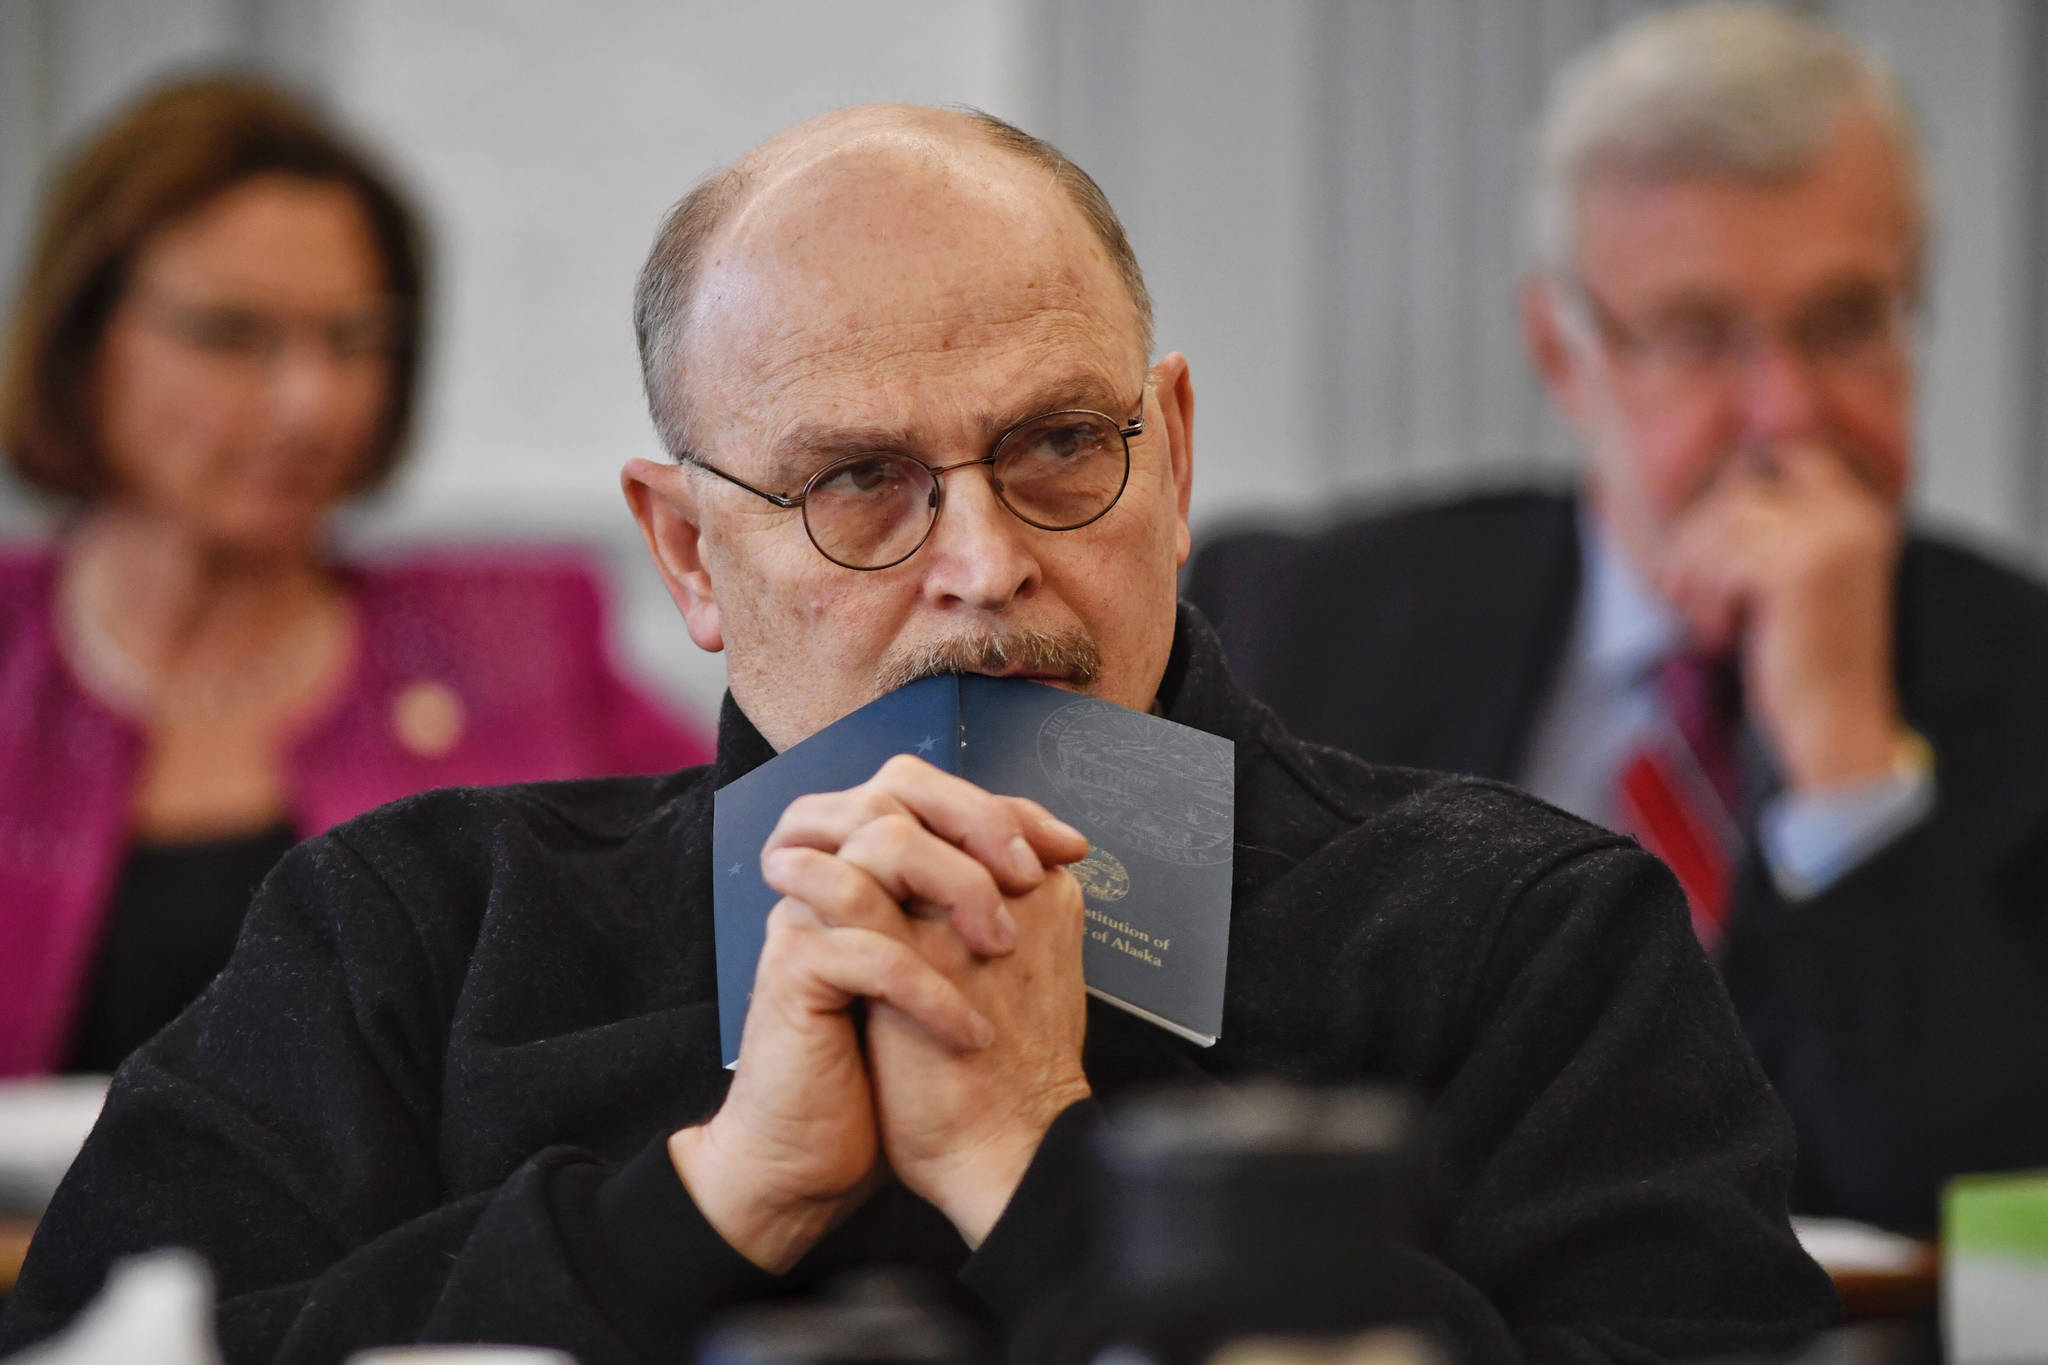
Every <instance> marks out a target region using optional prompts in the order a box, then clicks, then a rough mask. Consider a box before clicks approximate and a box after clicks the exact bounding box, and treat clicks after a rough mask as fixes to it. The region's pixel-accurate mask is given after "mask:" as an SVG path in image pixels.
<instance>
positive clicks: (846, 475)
mask: <svg viewBox="0 0 2048 1365" xmlns="http://www.w3.org/2000/svg"><path fill="white" fill-rule="evenodd" d="M902 464H903V462H902V461H901V460H898V459H894V458H890V457H887V456H877V457H875V458H874V459H863V460H848V461H847V462H846V463H844V464H842V465H839V466H837V467H836V468H834V469H833V470H832V472H831V473H829V474H827V475H826V476H825V477H824V478H823V479H821V480H819V481H818V486H817V488H815V489H814V490H812V491H813V492H814V493H825V494H831V495H837V496H840V497H846V496H849V495H851V496H859V497H877V496H883V495H886V494H887V493H889V492H890V491H891V490H892V489H895V488H897V487H899V486H900V485H902V484H903V482H904V481H905V472H904V470H903V467H902Z"/></svg>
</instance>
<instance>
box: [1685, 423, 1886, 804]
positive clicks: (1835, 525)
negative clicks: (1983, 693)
mask: <svg viewBox="0 0 2048 1365" xmlns="http://www.w3.org/2000/svg"><path fill="white" fill-rule="evenodd" d="M1901 535H1902V531H1901V526H1900V521H1899V516H1898V513H1897V510H1896V509H1895V508H1893V507H1891V506H1890V505H1889V504H1887V503H1886V502H1885V500H1884V499H1883V498H1882V497H1881V496H1880V495H1879V494H1878V493H1877V492H1876V491H1875V490H1874V489H1872V488H1871V487H1870V486H1869V485H1868V484H1867V483H1865V482H1864V481H1863V480H1861V479H1859V478H1858V477H1857V476H1856V474H1855V472H1854V471H1853V470H1852V468H1851V467H1850V466H1849V464H1848V463H1847V462H1846V461H1845V460H1844V459H1843V458H1842V457H1841V456H1839V455H1837V454H1835V453H1834V452H1832V451H1829V450H1827V449H1825V448H1822V447H1819V446H1812V445H1790V446H1786V447H1783V448H1781V449H1778V450H1775V451H1773V452H1771V453H1770V457H1769V458H1768V459H1762V458H1759V459H1754V460H1748V461H1742V462H1738V463H1735V464H1732V465H1731V466H1730V467H1729V468H1728V469H1727V470H1726V471H1725V472H1724V473H1723V475H1722V476H1721V477H1720V479H1719V480H1718V481H1717V482H1716V483H1715V484H1714V485H1713V487H1711V488H1710V489H1709V490H1708V491H1707V492H1706V494H1705V495H1704V496H1702V497H1701V499H1700V500H1699V502H1698V503H1697V504H1695V505H1694V506H1693V508H1692V509H1691V510H1690V511H1688V512H1687V513H1686V515H1685V516H1684V518H1683V519H1682V520H1681V521H1680V522H1679V524H1678V526H1677V528H1676V529H1675V531H1674V532H1673V534H1672V537H1671V540H1670V542H1669V544H1668V546H1667V547H1666V550H1665V553H1664V555H1663V557H1662V560H1661V561H1660V563H1659V565H1658V566H1657V572H1656V575H1655V576H1656V581H1657V587H1658V590H1659V591H1660V592H1661V593H1662V594H1663V595H1664V597H1665V598H1666V600H1668V601H1670V602H1671V603H1672V604H1673V605H1674V606H1675V607H1676V608H1677V609H1678V611H1679V612H1680V614H1682V615H1683V616H1684V617H1685V618H1686V622H1687V624H1688V626H1689V628H1690V630H1691V633H1692V638H1693V641H1694V643H1695V645H1696V646H1698V647H1699V648H1701V649H1703V650H1706V651H1708V652H1710V653H1712V652H1718V651H1722V650H1733V651H1738V652H1739V654H1740V658H1741V664H1742V680H1743V691H1744V697H1745V702H1746V705H1747V707H1748V709H1749V712H1750V714H1751V715H1752V716H1753V717H1754V718H1755V720H1756V721H1757V723H1758V724H1759V725H1760V727H1761V728H1762V730H1763V733H1764V737H1765V738H1766V740H1767V741H1768V742H1769V744H1770V747H1771V751H1772V754H1773V756H1774V757H1775V758H1776V760H1777V762H1778V766H1779V768H1780V769H1781V770H1782V771H1783V772H1784V774H1785V780H1786V782H1787V784H1788V785H1789V786H1790V787H1791V788H1792V789H1793V790H1794V791H1812V790H1815V789H1817V788H1822V787H1826V786H1830V785H1833V784H1838V783H1843V782H1852V781H1856V780H1858V779H1861V778H1867V777H1871V776H1875V775H1878V774H1882V773H1884V772H1887V771H1889V770H1890V768H1891V765H1892V763H1893V762H1894V759H1895V756H1896V754H1897V752H1898V745H1899V740H1900V736H1901V734H1902V731H1903V725H1904V721H1903V719H1902V717H1901V713H1900V708H1899V699H1898V693H1897V690H1896V687H1895V686H1894V683H1893V681H1892V577H1893V570H1894V568H1895V566H1896V564H1897V562H1898V554H1899V544H1900V538H1901Z"/></svg>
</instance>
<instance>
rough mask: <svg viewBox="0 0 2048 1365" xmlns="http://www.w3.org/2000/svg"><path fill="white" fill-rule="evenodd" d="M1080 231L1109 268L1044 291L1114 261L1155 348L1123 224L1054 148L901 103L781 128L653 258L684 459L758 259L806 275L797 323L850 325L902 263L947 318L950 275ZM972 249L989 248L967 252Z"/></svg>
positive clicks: (667, 378)
mask: <svg viewBox="0 0 2048 1365" xmlns="http://www.w3.org/2000/svg"><path fill="white" fill-rule="evenodd" d="M1005 225H1007V226H1008V228H1009V229H1010V230H1009V231H1007V232H1003V231H992V230H991V229H993V228H1000V227H1003V226H1005ZM1076 230H1078V234H1079V236H1078V246H1079V249H1080V251H1081V252H1082V253H1083V255H1084V256H1085V257H1090V258H1092V259H1093V262H1094V263H1096V264H1098V265H1100V266H1101V267H1102V272H1091V271H1088V270H1086V269H1085V268H1083V269H1082V270H1080V271H1078V272H1076V271H1074V270H1071V269H1070V270H1065V271H1061V272H1058V273H1059V274H1061V275H1066V276H1073V277H1074V278H1071V279H1066V280H1064V281H1062V280H1059V279H1054V280H1050V281H1048V282H1047V285H1048V292H1047V297H1048V299H1052V298H1056V297H1057V296H1059V295H1060V294H1061V293H1062V292H1071V290H1072V289H1075V288H1099V287H1100V286H1101V279H1100V278H1096V279H1088V278H1084V277H1085V276H1088V275H1091V274H1097V275H1099V274H1100V273H1103V272H1106V275H1107V278H1108V281H1109V286H1108V287H1110V288H1111V289H1114V290H1118V291H1120V292H1121V293H1122V295H1123V296H1124V297H1123V301H1122V309H1121V311H1123V312H1124V313H1125V314H1126V316H1127V318H1128V320H1129V324H1130V326H1131V328H1132V330H1133V333H1134V335H1135V336H1136V337H1137V339H1138V347H1139V350H1140V351H1141V352H1143V353H1149V352H1150V349H1151V345H1152V304H1151V299H1150V297H1149V295H1148V294H1147V292H1146V289H1145V282H1144V277H1143V275H1142V274H1141V273H1140V271H1139V269H1138V262H1137V258H1136V256H1135V254H1134V253H1133V252H1132V250H1131V246H1130V242H1129V239H1128V238H1127V237H1126V236H1125V234H1124V230H1123V226H1122V224H1121V223H1119V222H1118V220H1117V217H1116V214H1115V212H1114V210H1112V209H1111V208H1110V206H1109V202H1108V200H1107V199H1106V198H1104V197H1103V194H1102V191H1101V189H1100V188H1099V187H1097V185H1096V184H1095V182H1094V181H1093V180H1092V179H1090V178H1089V176H1088V174H1087V173H1086V172H1085V171H1083V170H1081V168H1080V167H1078V166H1076V165H1075V164H1074V163H1073V162H1071V161H1069V160H1068V159H1067V158H1066V157H1065V156H1064V155H1062V154H1061V153H1060V152H1059V151H1058V150H1057V149H1055V148H1054V147H1052V146H1051V145H1050V144H1048V143H1045V142H1043V141H1041V140H1040V139H1038V138H1034V137H1032V136H1031V135H1030V134H1028V133H1025V132H1023V131H1021V130H1020V129H1017V128H1015V127H1013V126H1012V125H1010V124H1008V123H1005V122H1003V121H1002V120H1000V119H997V118H995V117H993V116H992V115H988V114H984V113H981V112H979V111H971V110H970V111H958V112H956V111H950V110H938V109H923V108H916V107H912V106H903V105H866V106H861V107H858V108H853V109H845V110H840V111H837V112H834V113H831V114H826V115H823V116H821V117H819V118H815V119H812V120H809V121H808V122H805V123H802V124H799V125H797V126H796V127H794V128H791V129H789V130H788V131H786V132H784V133H781V134H778V135H777V136H776V137H774V138H771V139H769V140H768V141H767V142H764V143H762V144H761V145H760V146H758V147H756V148H755V149H754V150H753V151H751V152H749V153H748V154H747V155H746V156H744V157H742V158H741V159H740V160H739V161H738V162H736V163H735V164H734V165H732V166H731V167H728V168H725V169H722V170H719V171H716V172H713V173H712V174H711V175H710V176H708V177H706V178H705V179H704V180H703V181H701V182H700V183H699V184H698V185H697V186H696V188H694V189H693V190H691V191H690V193H689V194H688V195H686V196H685V197H684V198H683V199H682V201H681V202H680V203H678V204H677V205H676V207H675V208H674V209H673V210H671V211H670V213H669V214H668V216H667V218H666V219H664V220H663V223H662V226H661V230H660V232H659V233H658V234H657V235H656V237H655V242H654V247H653V250H652V251H651V252H650V253H649V254H648V258H647V263H646V265H645V266H644V267H643V268H642V270H641V273H640V282H639V288H638V291H637V294H636V297H635V306H634V321H635V325H636V330H637V333H638V338H639V346H640V366H641V376H642V380H643V382H644V384H645V386H646V391H647V400H648V406H649V409H650V411H651V412H652V414H653V417H654V422H655V426H656V428H657V429H658V430H659V432H660V434H661V437H662V442H663V444H664V445H665V446H666V447H667V448H668V450H669V451H670V453H671V454H673V455H676V456H678V457H680V456H681V455H682V453H683V452H685V451H687V450H690V449H693V448H694V447H693V440H694V435H693V433H692V432H691V423H692V420H693V416H694V403H695V394H694V392H693V391H692V389H691V388H690V387H689V385H688V384H687V382H686V381H687V379H688V372H689V370H690V369H691V351H692V346H693V345H694V344H695V343H696V342H698V341H700V340H707V338H706V337H705V329H706V325H707V324H708V323H710V322H712V321H713V320H714V319H715V318H716V317H717V316H718V315H719V314H720V312H721V311H722V310H725V309H728V308H729V307H730V306H731V305H733V304H735V303H741V304H744V303H745V300H743V299H741V298H738V297H736V294H735V291H744V290H747V289H749V288H752V287H753V285H752V284H750V283H749V281H753V282H758V281H759V279H760V278H761V274H760V272H761V271H762V270H770V271H773V272H777V273H778V275H779V277H780V278H781V279H782V280H783V281H784V282H785V283H787V282H789V280H790V278H791V277H792V275H793V276H794V277H795V278H797V279H808V280H809V282H810V283H811V284H812V285H813V286H815V287H816V291H817V292H815V294H814V295H813V297H814V298H815V301H816V302H817V304H818V305H819V310H813V311H812V312H811V313H810V315H809V316H807V317H804V318H802V319H787V321H790V322H793V323H794V322H801V325H803V326H805V327H823V328H829V327H830V326H831V325H832V323H831V319H830V317H829V316H828V314H836V316H837V317H838V320H839V322H840V323H841V324H843V325H847V326H851V325H854V324H855V323H857V322H859V321H863V320H865V319H863V318H862V317H861V316H860V315H859V314H858V312H857V310H858V309H859V307H860V293H861V289H862V286H863V283H864V281H865V282H872V277H873V276H874V275H875V274H876V273H877V272H893V273H895V274H896V275H897V276H898V277H899V278H898V280H897V282H898V283H900V282H901V280H900V275H901V272H902V270H903V269H904V266H905V262H906V261H908V262H912V263H914V264H915V266H916V267H917V268H920V269H923V270H925V271H926V273H927V274H928V276H929V283H930V284H931V286H932V288H931V289H930V290H929V291H928V301H929V304H930V307H931V308H932V310H933V311H934V314H935V316H934V318H933V319H932V321H933V322H935V323H940V322H942V318H940V317H939V316H937V315H938V314H940V313H942V312H943V310H944V306H945V297H946V288H945V277H946V276H947V275H948V274H949V273H951V274H952V275H953V276H954V277H955V278H958V276H959V272H961V271H963V270H973V269H976V268H980V269H1000V268H1004V267H1016V266H1019V265H1025V268H1029V266H1028V264H1026V262H1025V261H1024V260H1022V259H1020V258H1019V257H1018V256H1017V255H1016V252H1017V251H1019V250H1020V249H1022V250H1024V251H1026V252H1027V253H1029V254H1030V256H1031V257H1032V258H1033V259H1036V260H1038V261H1040V262H1043V261H1044V260H1046V259H1049V258H1050V255H1051V254H1053V253H1057V252H1059V251H1061V250H1062V249H1063V248H1069V249H1070V248H1072V247H1074V246H1075V245H1077V243H1076V242H1072V241H1069V242H1062V241H1061V240H1060V239H1061V238H1062V237H1072V236H1073V235H1074V234H1075V232H1076ZM970 253H980V257H979V258H978V259H963V257H965V256H968V255H969V254H970ZM1068 254H1069V255H1071V254H1072V253H1071V250H1069V253H1068ZM835 296H836V306H829V307H828V306H827V305H828V303H830V302H831V301H832V300H834V298H835ZM894 297H895V298H896V299H897V300H900V299H901V298H902V297H903V294H902V291H901V290H896V291H895V293H894ZM1098 302H1099V301H1098ZM820 310H822V311H820ZM730 339H733V338H728V340H730Z"/></svg>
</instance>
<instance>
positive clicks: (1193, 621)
mask: <svg viewBox="0 0 2048 1365" xmlns="http://www.w3.org/2000/svg"><path fill="white" fill-rule="evenodd" d="M1256 710H1257V709H1256V708H1254V707H1250V706H1248V705H1247V699H1246V697H1245V696H1244V694H1243V693H1241V692H1239V691H1238V689H1237V684H1236V683H1234V682H1232V681H1231V679H1230V673H1229V671H1228V670H1227V669H1226V668H1225V667H1224V665H1223V646H1222V644H1221V642H1219V641H1218V640H1217V638H1216V632H1215V631H1213V630H1211V629H1210V628H1209V623H1208V622H1207V621H1205V620H1203V619H1202V616H1201V613H1200V612H1198V611H1196V610H1195V609H1194V608H1193V607H1191V606H1189V605H1188V604H1187V603H1185V602H1183V603H1181V604H1180V609H1179V614H1178V615H1177V616H1176V618H1175V620H1174V627H1173V651H1172V653H1171V654H1169V655H1168V656H1167V660H1166V672H1165V673H1164V674H1163V675H1162V676H1161V677H1160V679H1159V714H1161V715H1163V716H1165V717H1166V718H1167V719H1168V720H1172V721H1178V722H1180V723H1181V724H1182V725H1188V726H1192V727H1193V728H1195V729H1197V730H1206V731H1208V732H1209V733H1210V734H1214V735H1222V736H1223V737H1224V738H1226V739H1238V738H1242V737H1247V736H1248V735H1249V734H1250V733H1251V732H1252V730H1253V729H1254V728H1255V722H1254V720H1253V716H1254V715H1255V714H1256ZM773 757H775V746H774V745H772V744H770V743H769V742H768V741H767V740H766V739H764V738H762V736H761V732H760V731H759V730H757V729H755V728H754V722H752V721H751V720H749V719H747V714H746V712H744V711H742V710H740V707H739V703H738V702H736V701H734V700H733V699H732V693H730V692H727V693H726V694H725V701H724V704H723V705H721V706H720V707H719V711H718V761H717V764H716V768H717V773H718V785H719V786H721V787H723V786H724V785H725V784H726V783H728V782H732V781H735V780H737V779H739V778H742V777H745V776H746V775H747V774H748V773H750V772H752V771H754V769H756V768H758V767H760V766H761V765H762V764H763V763H766V762H767V761H768V760H769V759H771V758H773Z"/></svg>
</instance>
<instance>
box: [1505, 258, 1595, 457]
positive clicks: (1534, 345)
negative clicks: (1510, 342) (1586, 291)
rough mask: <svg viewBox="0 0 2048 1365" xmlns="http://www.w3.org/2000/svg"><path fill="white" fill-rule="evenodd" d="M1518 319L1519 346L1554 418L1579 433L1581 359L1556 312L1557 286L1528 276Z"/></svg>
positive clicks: (1539, 276) (1581, 426)
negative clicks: (1524, 349) (1547, 397)
mask: <svg viewBox="0 0 2048 1365" xmlns="http://www.w3.org/2000/svg"><path fill="white" fill-rule="evenodd" d="M1518 301H1519V303H1520V305H1521V315H1522V344H1523V345H1525V346H1526V347H1528V349H1529V362H1530V363H1531V364H1532V365H1534V366H1535V367H1536V375H1537V377H1538V378H1539V379H1541V380H1542V381H1543V390H1544V392H1545V393H1547V394H1549V395H1550V401H1551V404H1552V405H1553V406H1554V407H1556V409H1557V412H1558V416H1560V417H1562V418H1564V420H1565V421H1566V422H1567V423H1569V424H1570V425H1571V426H1573V427H1574V428H1577V429H1580V430H1583V429H1584V425H1585V424H1584V421H1583V414H1584V411H1585V406H1586V404H1585V388H1584V377H1583V375H1582V373H1581V368H1582V366H1583V363H1584V359H1583V356H1582V355H1581V353H1580V352H1579V351H1578V350H1577V349H1576V348H1575V346H1574V345H1573V340H1572V338H1571V337H1570V336H1567V335H1566V334H1565V328H1564V322H1563V319H1562V317H1561V315H1560V310H1561V309H1562V307H1563V306H1564V298H1563V296H1562V295H1561V294H1560V293H1559V291H1558V286H1557V282H1556V281H1555V280H1552V279H1551V278H1550V277H1549V276H1547V275H1542V274H1532V275H1530V276H1529V277H1528V278H1527V279H1525V280H1523V281H1522V288H1521V292H1520V295H1519V298H1518Z"/></svg>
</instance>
